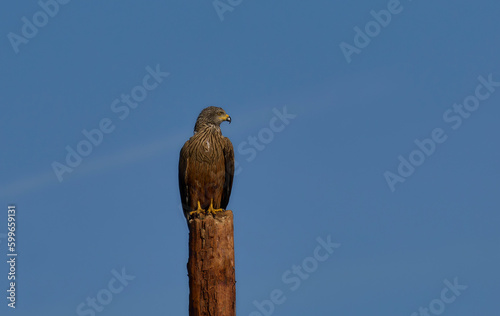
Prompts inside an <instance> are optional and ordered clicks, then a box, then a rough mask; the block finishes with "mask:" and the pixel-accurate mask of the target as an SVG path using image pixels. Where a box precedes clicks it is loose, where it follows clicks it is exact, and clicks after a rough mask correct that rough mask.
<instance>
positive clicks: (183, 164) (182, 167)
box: [179, 140, 189, 218]
mask: <svg viewBox="0 0 500 316" xmlns="http://www.w3.org/2000/svg"><path fill="white" fill-rule="evenodd" d="M188 143H189V140H188V141H187V142H186V143H185V144H184V146H182V149H181V152H180V155H179V192H180V194H181V202H182V209H183V210H184V216H186V218H187V215H188V213H189V197H188V192H189V190H188V188H187V183H186V173H187V166H188V160H189V157H188V149H187V148H188Z"/></svg>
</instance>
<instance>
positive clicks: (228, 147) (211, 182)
mask: <svg viewBox="0 0 500 316" xmlns="http://www.w3.org/2000/svg"><path fill="white" fill-rule="evenodd" d="M224 121H227V122H229V123H231V117H230V116H229V115H227V114H226V112H225V111H224V110H223V109H222V108H220V107H215V106H209V107H207V108H205V109H203V110H202V111H201V113H200V115H199V116H198V119H197V120H196V124H195V126H194V135H193V136H192V137H191V138H190V139H189V140H188V141H187V142H186V143H185V144H184V146H183V147H182V149H181V152H180V157H179V191H180V194H181V200H182V208H183V210H184V216H185V217H186V219H187V220H189V219H190V217H191V216H192V215H193V214H195V213H198V214H200V213H201V214H210V213H211V214H215V213H216V212H220V211H224V210H225V209H226V207H227V204H228V202H229V196H230V195H231V187H232V185H233V175H234V150H233V144H231V141H230V140H229V138H227V137H224V136H222V132H221V129H220V124H221V123H222V122H224Z"/></svg>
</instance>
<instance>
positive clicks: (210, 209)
mask: <svg viewBox="0 0 500 316" xmlns="http://www.w3.org/2000/svg"><path fill="white" fill-rule="evenodd" d="M213 203H214V200H212V201H210V207H209V208H208V210H207V213H208V214H214V215H215V213H217V212H224V211H225V210H224V209H223V208H214V206H213Z"/></svg>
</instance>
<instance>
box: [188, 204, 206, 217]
mask: <svg viewBox="0 0 500 316" xmlns="http://www.w3.org/2000/svg"><path fill="white" fill-rule="evenodd" d="M193 214H198V215H200V214H205V210H204V209H202V208H201V205H200V201H198V208H197V209H196V210H195V211H192V212H189V215H193Z"/></svg>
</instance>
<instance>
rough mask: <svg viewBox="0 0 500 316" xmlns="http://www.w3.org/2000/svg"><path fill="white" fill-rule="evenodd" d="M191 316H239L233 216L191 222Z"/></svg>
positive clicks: (201, 217)
mask: <svg viewBox="0 0 500 316" xmlns="http://www.w3.org/2000/svg"><path fill="white" fill-rule="evenodd" d="M188 226H189V260H188V264H187V269H188V276H189V315H190V316H209V315H210V316H235V315H236V281H235V272H234V230H233V212H231V211H224V212H218V213H216V214H215V215H214V216H212V215H206V216H205V215H203V214H202V215H195V218H193V219H191V220H189V223H188Z"/></svg>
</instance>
